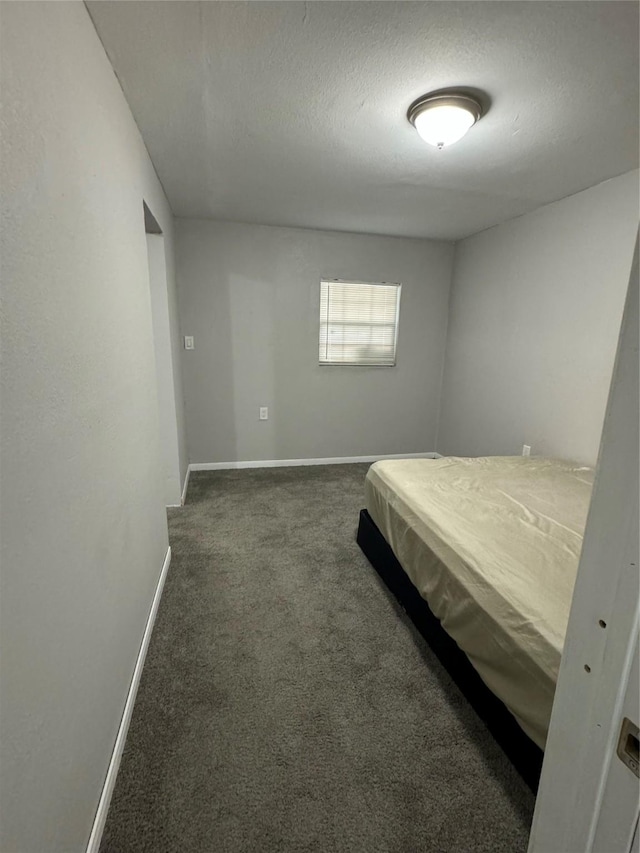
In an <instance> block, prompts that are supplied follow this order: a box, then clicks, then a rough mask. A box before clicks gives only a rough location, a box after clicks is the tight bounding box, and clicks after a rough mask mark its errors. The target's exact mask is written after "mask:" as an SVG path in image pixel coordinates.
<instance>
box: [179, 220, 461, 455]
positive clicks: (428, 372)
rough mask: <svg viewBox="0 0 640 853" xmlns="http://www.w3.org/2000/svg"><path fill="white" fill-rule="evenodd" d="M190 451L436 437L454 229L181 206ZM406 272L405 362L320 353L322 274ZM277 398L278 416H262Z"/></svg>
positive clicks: (401, 350)
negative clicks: (356, 226)
mask: <svg viewBox="0 0 640 853" xmlns="http://www.w3.org/2000/svg"><path fill="white" fill-rule="evenodd" d="M175 227H176V257H177V270H178V291H179V300H180V317H181V323H182V332H183V334H187V335H194V336H195V344H196V348H195V350H194V351H192V352H187V351H183V352H182V358H183V376H184V383H185V385H184V388H185V404H186V415H187V424H188V444H189V454H190V461H191V462H229V461H238V460H240V461H242V460H261V459H298V458H318V457H335V456H364V455H374V454H387V453H389V454H392V453H410V452H421V451H431V450H433V449H434V443H435V433H436V423H437V417H438V399H439V394H440V383H441V377H442V363H443V356H444V342H445V334H446V317H447V302H448V291H449V282H450V275H451V258H452V252H453V247H452V245H451V244H448V243H437V242H429V241H423V240H402V239H395V238H385V237H368V236H363V235H356V234H338V233H333V232H322V231H310V230H302V229H292V228H276V227H269V226H256V225H239V224H232V223H217V222H211V221H206V220H186V219H185V220H181V219H178V220H176V223H175ZM323 276H324V277H329V278H343V279H361V280H365V281H373V282H376V281H394V282H401V283H402V299H401V308H400V327H399V329H400V330H399V339H398V350H397V365H396V367H393V368H364V367H330V366H324V367H320V366H319V365H318V318H319V299H320V278H321V277H323ZM260 406H269V416H270V418H269V420H268V421H262V422H261V421H259V420H258V409H259V407H260Z"/></svg>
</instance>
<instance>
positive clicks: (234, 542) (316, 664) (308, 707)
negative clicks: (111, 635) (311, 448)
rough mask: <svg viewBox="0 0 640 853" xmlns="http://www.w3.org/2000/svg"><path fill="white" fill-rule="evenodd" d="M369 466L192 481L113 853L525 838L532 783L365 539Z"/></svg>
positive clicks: (119, 788)
mask: <svg viewBox="0 0 640 853" xmlns="http://www.w3.org/2000/svg"><path fill="white" fill-rule="evenodd" d="M366 470H367V466H366V465H339V466H338V465H335V466H333V465H332V466H325V467H314V468H276V469H261V470H250V471H221V472H214V473H206V474H195V475H192V477H191V483H190V486H189V496H188V502H187V505H186V506H185V507H184V508H183V509H177V510H171V511H170V513H169V520H170V531H171V547H172V550H173V559H172V564H171V568H170V571H169V575H168V578H167V582H166V586H165V591H164V595H163V598H162V601H161V604H160V609H159V613H158V618H157V622H156V626H155V630H154V633H153V637H152V640H151V645H150V648H149V653H148V657H147V662H146V666H145V669H144V673H143V676H142V681H141V684H140V689H139V692H138V699H137V702H136V706H135V710H134V714H133V719H132V722H131V727H130V730H129V737H128V740H127V744H126V748H125V753H124V757H123V761H122V764H121V768H120V773H119V776H118V781H117V784H116V789H115V793H114V797H113V801H112V804H111V810H110V812H109V817H108V820H107V825H106V829H105V833H104V837H103V843H102V847H101V851H102V853H127V852H128V851H136V853H137V851H149V853H152V851H153V853H164V851H167V853H168V851H175V853H191V851H193V853H206V852H207V851H216V853H218V851H219V853H240V851H242V853H244V851H247V853H248V851H252V853H253V851H256V852H257V851H265V853H293V851H296V853H297V851H300V853H302V851H305V852H306V851H309V853H310V851H314V853H329V851H331V853H333V851H336V853H342V851H357V853H383V852H384V853H418V851H420V852H421V853H475V851H491V853H499V851H505V853H519V851H524V850H526V846H527V836H528V830H529V825H530V821H531V815H532V809H533V797H532V795H531V793H530V792H529V791H528V789H527V788H526V787H525V785H524V784H523V783H522V781H521V780H520V778H519V776H518V775H517V774H516V772H515V771H514V770H513V769H512V767H511V765H510V764H509V763H508V761H507V760H506V758H504V756H503V754H502V752H501V751H500V749H499V748H498V747H497V746H496V744H495V743H494V741H493V740H492V738H491V736H490V735H489V734H488V733H487V731H486V730H485V728H484V726H483V724H482V723H481V722H480V721H479V720H478V719H477V717H476V716H475V714H474V712H473V711H472V710H471V709H470V707H469V706H468V705H467V703H466V701H465V700H464V699H463V698H462V696H461V695H460V694H459V692H458V690H457V688H456V687H455V686H454V685H453V683H452V682H451V681H450V679H449V677H448V676H447V674H446V673H445V672H444V670H443V669H442V668H441V666H440V664H439V663H438V662H437V660H436V659H435V658H434V656H433V655H432V653H431V652H430V650H429V649H428V647H427V646H426V644H425V643H424V641H423V640H422V638H421V637H420V636H419V635H418V634H417V632H416V631H415V630H414V628H413V627H412V625H411V624H410V623H409V622H408V621H407V619H406V617H405V616H404V614H403V613H402V612H401V611H400V610H399V609H398V607H397V605H396V604H395V602H394V600H393V599H392V598H391V597H390V595H389V594H388V592H387V591H386V588H384V587H383V585H382V584H381V582H380V581H379V580H378V576H377V575H376V573H375V572H374V570H373V569H372V568H371V567H370V565H369V564H368V562H367V560H366V559H365V557H364V556H363V555H362V553H361V552H360V549H359V548H358V546H357V545H356V543H355V530H356V524H357V518H358V510H359V509H360V508H361V506H362V504H363V499H362V494H363V482H364V475H365V472H366Z"/></svg>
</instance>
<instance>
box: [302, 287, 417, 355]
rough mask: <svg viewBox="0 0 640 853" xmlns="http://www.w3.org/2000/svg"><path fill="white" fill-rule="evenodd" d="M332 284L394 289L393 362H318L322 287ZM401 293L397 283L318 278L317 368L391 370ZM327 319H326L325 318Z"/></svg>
mask: <svg viewBox="0 0 640 853" xmlns="http://www.w3.org/2000/svg"><path fill="white" fill-rule="evenodd" d="M323 284H327V285H329V286H330V285H332V284H359V285H366V286H368V287H395V288H396V315H395V328H394V337H393V362H392V363H391V364H372V363H363V362H361V361H321V360H320V329H321V320H320V315H321V312H322V285H323ZM401 293H402V283H401V282H399V281H363V280H362V279H345V278H328V277H327V276H321V277H320V299H319V306H318V307H319V310H318V366H319V367H372V368H374V369H376V370H378V369H380V368H382V369H384V368H392V367H397V365H398V333H399V330H400V296H401ZM327 319H328V318H327Z"/></svg>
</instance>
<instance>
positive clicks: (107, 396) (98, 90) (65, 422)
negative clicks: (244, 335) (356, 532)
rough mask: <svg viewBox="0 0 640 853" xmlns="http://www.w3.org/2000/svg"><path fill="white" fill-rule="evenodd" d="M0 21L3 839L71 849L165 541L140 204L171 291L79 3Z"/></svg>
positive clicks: (77, 843) (143, 182)
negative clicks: (0, 152) (0, 151)
mask: <svg viewBox="0 0 640 853" xmlns="http://www.w3.org/2000/svg"><path fill="white" fill-rule="evenodd" d="M0 15H1V24H2V26H1V38H2V45H1V46H2V67H1V73H2V100H3V111H2V115H1V124H0V130H1V131H2V139H3V148H2V160H1V171H0V183H1V185H2V200H3V201H2V204H3V211H2V236H1V244H0V249H1V252H0V261H1V264H2V299H3V306H2V309H3V310H2V353H1V354H2V408H1V413H0V414H1V431H0V432H1V446H0V452H1V457H0V461H1V466H2V494H1V497H2V518H1V524H2V527H1V533H2V537H1V558H2V578H1V583H2V589H1V607H2V614H1V621H0V632H1V638H0V647H1V649H2V657H1V668H2V669H1V677H2V687H1V690H0V702H1V708H0V725H1V746H2V755H1V760H0V793H1V797H2V802H1V811H2V823H1V830H0V832H1V837H0V848H1V849H2V850H6V851H16V853H17V851H20V853H32V851H33V853H35V851H47V853H54V851H65V853H71V851H80V850H83V849H84V848H85V845H86V842H87V840H88V837H89V833H90V829H91V825H92V821H93V817H94V812H95V809H96V806H97V803H98V798H99V795H100V791H101V788H102V783H103V780H104V777H105V773H106V770H107V765H108V762H109V758H110V754H111V750H112V747H113V744H114V740H115V737H116V732H117V729H118V724H119V721H120V716H121V714H122V710H123V706H124V701H125V696H126V693H127V688H128V685H129V681H130V678H131V675H132V671H133V668H134V663H135V659H136V654H137V652H138V648H139V644H140V640H141V637H142V633H143V629H144V626H145V621H146V618H147V613H148V610H149V606H150V604H151V600H152V596H153V592H154V589H155V586H156V582H157V579H158V576H159V573H160V570H161V567H162V563H163V559H164V557H165V553H166V549H167V528H166V518H165V511H164V500H163V494H162V483H161V468H160V465H159V442H158V417H157V406H156V391H155V376H154V355H153V341H152V331H151V312H150V300H149V283H148V272H147V252H146V241H145V232H144V221H143V209H142V201H143V198H144V199H146V201H147V203H148V205H149V207H150V208H151V210H152V211H153V213H154V215H155V217H156V218H157V219H158V221H159V222H160V225H161V226H162V229H163V232H164V235H165V244H166V250H167V261H168V263H167V269H168V276H169V280H170V281H169V283H170V285H171V287H173V280H172V279H173V254H172V221H171V212H170V210H169V207H168V205H167V202H166V199H165V197H164V195H163V192H162V188H161V187H160V184H159V182H158V180H157V177H156V175H155V172H154V170H153V167H152V165H151V163H150V160H149V158H148V156H147V153H146V150H145V148H144V145H143V143H142V140H141V139H140V136H139V134H138V131H137V128H136V126H135V123H134V121H133V119H132V116H131V114H130V111H129V109H128V106H127V104H126V102H125V100H124V97H123V95H122V93H121V90H120V88H119V85H118V82H117V80H116V77H115V75H114V73H113V70H112V68H111V66H110V64H109V62H108V60H107V58H106V56H105V54H104V51H103V49H102V46H101V44H100V41H99V40H98V37H97V35H96V33H95V30H94V28H93V25H92V23H91V20H90V18H89V16H88V13H87V11H86V8H85V6H84V4H82V3H78V2H71V3H65V2H59V3H3V4H2V9H1V12H0ZM183 454H184V450H183Z"/></svg>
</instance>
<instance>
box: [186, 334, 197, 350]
mask: <svg viewBox="0 0 640 853" xmlns="http://www.w3.org/2000/svg"><path fill="white" fill-rule="evenodd" d="M184 348H185V349H195V348H196V343H195V340H194V338H193V335H185V336H184Z"/></svg>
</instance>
